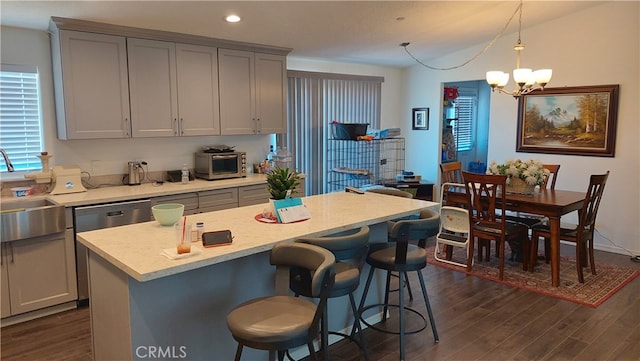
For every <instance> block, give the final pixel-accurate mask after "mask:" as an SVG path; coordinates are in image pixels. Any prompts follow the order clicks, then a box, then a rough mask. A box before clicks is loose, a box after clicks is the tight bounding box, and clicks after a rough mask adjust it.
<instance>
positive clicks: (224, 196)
mask: <svg viewBox="0 0 640 361" xmlns="http://www.w3.org/2000/svg"><path fill="white" fill-rule="evenodd" d="M198 202H199V206H198V211H199V212H200V213H204V212H213V211H219V210H222V209H229V208H237V207H238V188H235V187H234V188H224V189H216V190H211V191H204V192H198Z"/></svg>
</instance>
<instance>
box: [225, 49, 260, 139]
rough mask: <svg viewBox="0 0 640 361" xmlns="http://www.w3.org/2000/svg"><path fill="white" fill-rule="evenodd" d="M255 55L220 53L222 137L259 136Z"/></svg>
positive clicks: (248, 53)
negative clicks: (257, 129) (256, 113)
mask: <svg viewBox="0 0 640 361" xmlns="http://www.w3.org/2000/svg"><path fill="white" fill-rule="evenodd" d="M253 62H254V54H253V53H252V52H249V51H237V50H228V49H218V68H219V81H220V128H221V134H222V135H235V134H256V116H255V86H254V79H255V77H254V64H253Z"/></svg>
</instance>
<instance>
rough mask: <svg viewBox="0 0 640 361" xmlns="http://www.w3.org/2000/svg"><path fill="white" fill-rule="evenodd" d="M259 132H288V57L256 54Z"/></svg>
mask: <svg viewBox="0 0 640 361" xmlns="http://www.w3.org/2000/svg"><path fill="white" fill-rule="evenodd" d="M255 72H256V81H255V84H256V117H257V119H258V121H257V133H259V134H274V133H285V132H286V114H287V113H286V99H287V98H286V96H287V63H286V57H284V56H279V55H270V54H260V53H256V54H255Z"/></svg>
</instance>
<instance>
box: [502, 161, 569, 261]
mask: <svg viewBox="0 0 640 361" xmlns="http://www.w3.org/2000/svg"><path fill="white" fill-rule="evenodd" d="M542 166H543V167H544V168H545V169H548V170H549V176H548V177H547V178H546V179H545V180H544V183H543V184H542V185H541V186H540V189H541V190H542V189H555V188H556V180H557V179H558V172H559V171H560V164H543V165H542ZM506 218H507V220H508V221H511V222H516V223H520V224H522V225H523V226H525V227H527V228H528V231H529V233H532V229H533V227H535V226H538V225H542V224H546V223H548V221H549V219H548V218H547V217H544V216H540V215H537V214H530V213H522V212H517V213H515V214H513V213H511V212H507V216H506ZM531 242H532V244H531V247H532V248H531V252H533V254H535V257H536V258H537V255H538V242H537V241H536V240H534V239H533V238H531ZM549 252H550V250H549V246H548V244H545V247H544V259H545V262H546V263H549V261H550V258H551V257H550V253H549ZM536 258H534V256H533V255H531V260H533V262H535V261H536ZM534 267H535V263H534V264H529V270H531V271H533V268H534Z"/></svg>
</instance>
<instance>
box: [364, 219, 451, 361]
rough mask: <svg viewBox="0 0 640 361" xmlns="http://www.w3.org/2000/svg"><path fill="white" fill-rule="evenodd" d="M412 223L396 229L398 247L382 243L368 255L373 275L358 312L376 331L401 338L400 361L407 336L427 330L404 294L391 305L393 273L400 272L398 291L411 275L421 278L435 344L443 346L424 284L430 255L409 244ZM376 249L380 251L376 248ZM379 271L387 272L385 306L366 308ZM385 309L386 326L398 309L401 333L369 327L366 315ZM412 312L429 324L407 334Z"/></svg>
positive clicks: (401, 223)
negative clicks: (407, 315) (408, 315)
mask: <svg viewBox="0 0 640 361" xmlns="http://www.w3.org/2000/svg"><path fill="white" fill-rule="evenodd" d="M411 222H412V220H403V221H397V222H395V224H394V225H393V227H392V229H391V231H390V232H389V238H390V239H393V240H394V241H395V242H394V243H381V244H380V245H378V244H372V245H371V248H372V249H373V250H372V251H371V252H369V254H368V255H367V259H366V261H367V264H369V265H370V266H371V269H370V271H369V275H368V277H367V283H366V285H365V288H364V294H363V295H362V300H361V301H360V307H359V308H358V313H359V316H360V317H361V319H362V322H363V323H364V324H365V325H367V326H369V327H371V328H372V329H374V330H377V331H381V332H385V333H392V334H399V335H400V360H404V359H405V350H404V345H405V335H408V334H414V333H418V332H420V331H422V330H424V329H425V328H426V319H425V317H424V316H423V315H422V314H420V312H418V311H416V310H414V309H412V308H409V307H407V306H406V305H405V300H404V297H405V296H404V292H398V295H399V297H398V298H399V303H398V304H397V305H396V304H390V303H389V282H390V278H391V272H392V271H393V272H398V273H399V277H398V282H399V286H398V289H400V290H403V287H404V282H405V279H407V272H411V271H415V272H416V273H417V274H418V279H419V280H420V287H421V288H422V296H423V297H424V302H425V305H426V307H427V313H428V316H429V323H430V324H431V331H432V332H433V339H434V341H435V342H439V338H438V331H437V330H436V324H435V320H434V318H433V312H432V311H431V304H430V303H429V296H428V295H427V288H426V286H425V283H424V277H423V276H422V272H421V270H422V269H423V268H425V267H426V266H427V251H426V250H425V249H424V248H423V247H420V246H416V245H413V244H409V233H410V232H411ZM374 245H376V246H378V247H376V248H373V246H374ZM376 269H382V270H385V271H387V282H386V291H385V299H384V303H382V304H373V305H369V306H366V307H365V306H364V304H365V302H366V298H367V295H368V293H369V287H370V286H371V280H372V279H373V274H374V272H375V270H376ZM381 306H382V307H383V313H382V322H386V319H387V310H388V308H389V307H394V308H398V318H399V330H398V331H389V330H385V329H382V328H380V327H378V326H376V325H372V324H369V323H368V322H367V321H366V320H365V319H364V317H363V313H364V312H365V311H367V310H368V309H371V308H374V307H381ZM405 310H406V311H409V312H412V313H414V314H417V315H419V316H420V317H421V318H422V319H423V320H424V322H425V324H424V326H422V328H420V329H417V330H409V331H407V330H405V312H404V311H405Z"/></svg>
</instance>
